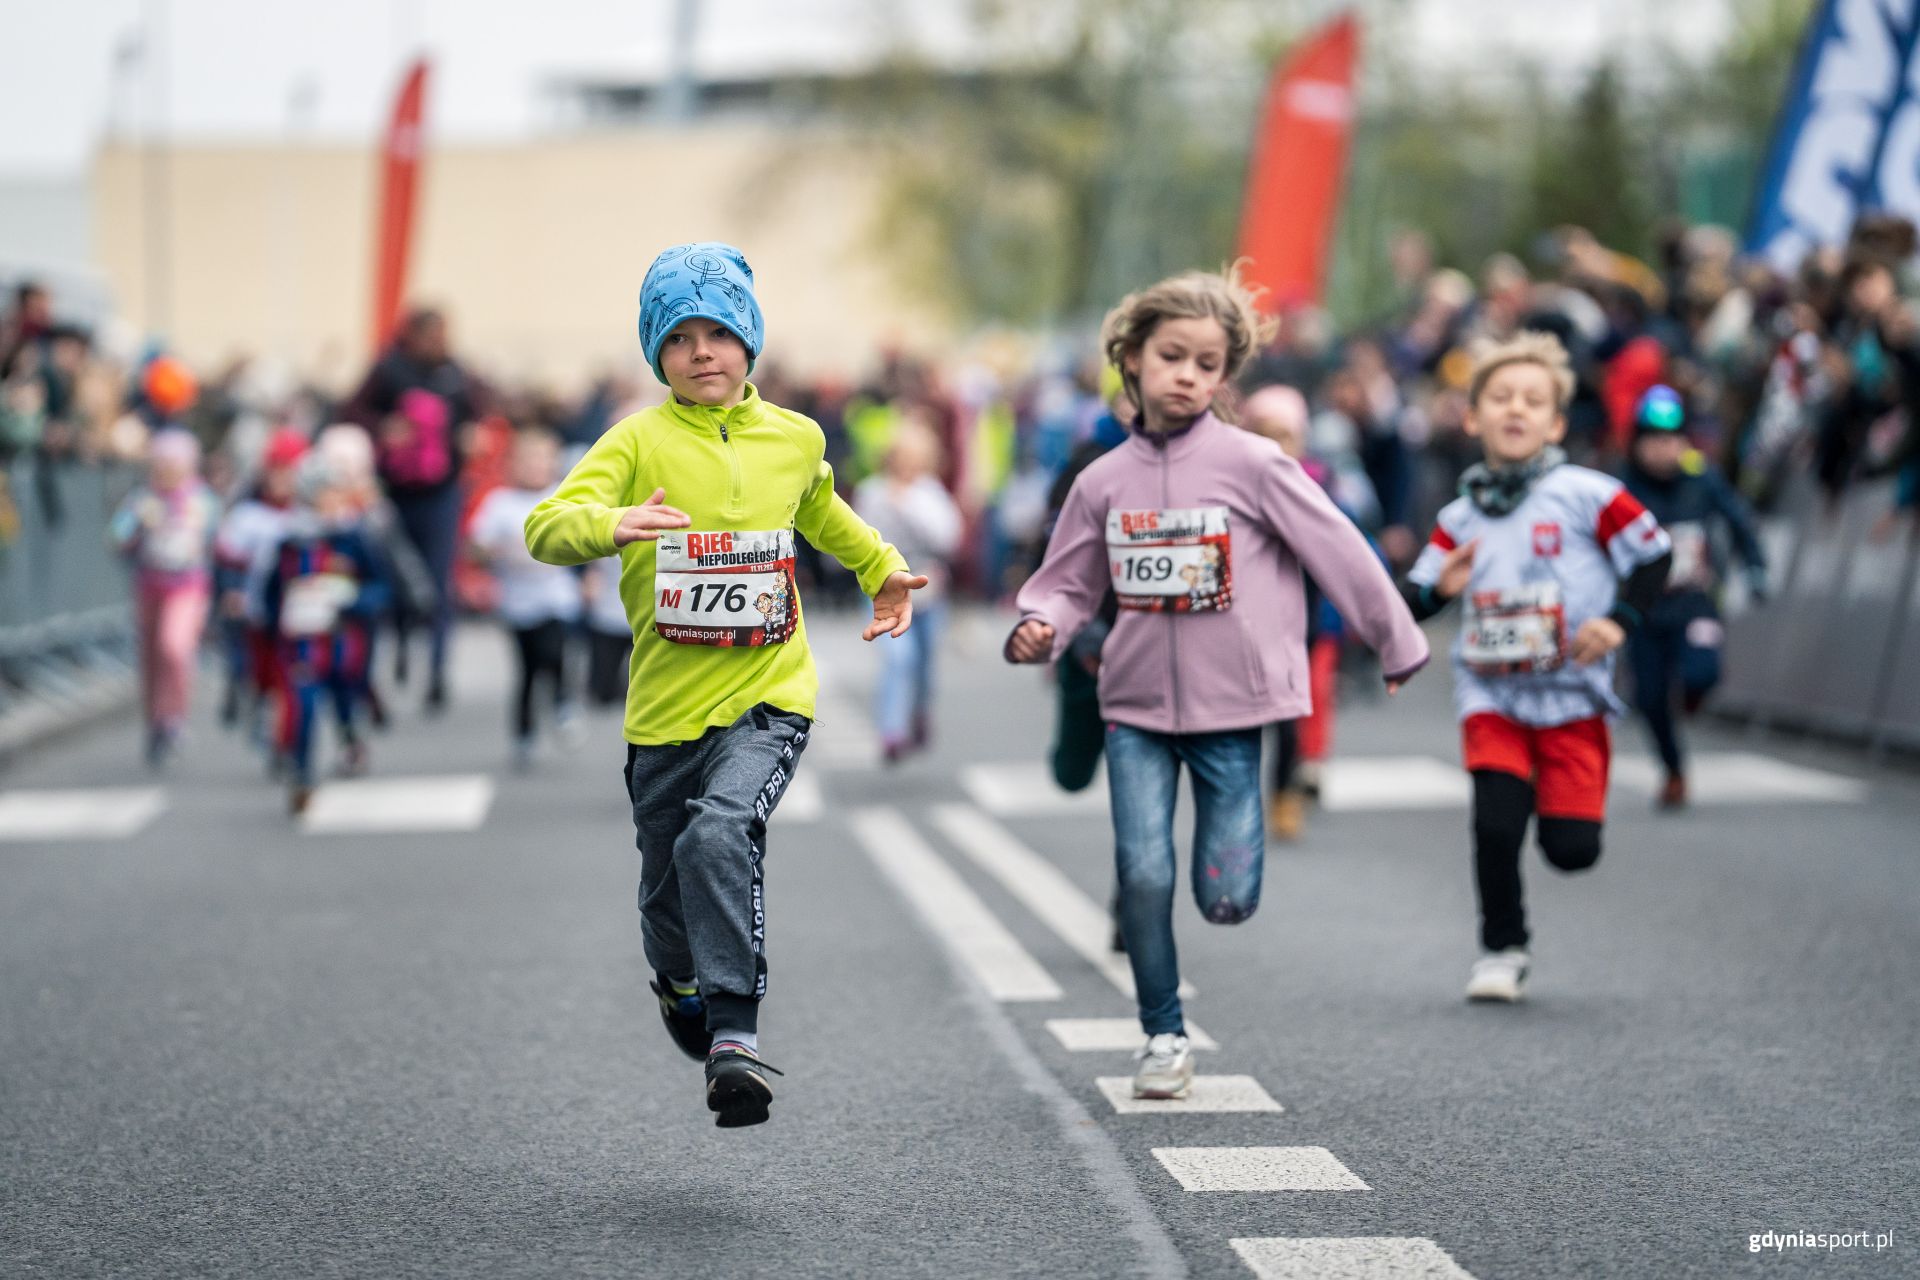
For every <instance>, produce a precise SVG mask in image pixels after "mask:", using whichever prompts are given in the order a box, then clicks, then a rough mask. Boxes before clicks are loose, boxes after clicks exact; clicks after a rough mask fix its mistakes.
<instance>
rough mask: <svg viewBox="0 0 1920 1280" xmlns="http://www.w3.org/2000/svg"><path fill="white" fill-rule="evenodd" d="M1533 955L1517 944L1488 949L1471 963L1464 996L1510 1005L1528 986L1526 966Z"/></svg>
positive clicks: (1470, 998) (1531, 960)
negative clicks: (1498, 948)
mask: <svg viewBox="0 0 1920 1280" xmlns="http://www.w3.org/2000/svg"><path fill="white" fill-rule="evenodd" d="M1532 962H1533V958H1532V957H1531V956H1529V955H1528V954H1527V953H1526V952H1525V951H1522V950H1521V949H1520V948H1519V947H1508V948H1507V949H1506V950H1505V951H1489V952H1488V953H1487V954H1486V955H1484V956H1481V957H1480V958H1479V959H1478V960H1475V961H1474V962H1473V972H1472V974H1470V975H1469V976H1468V978H1467V999H1469V1000H1504V1001H1506V1002H1507V1003H1508V1004H1512V1003H1513V1002H1514V1001H1516V1000H1518V999H1519V998H1520V996H1521V993H1522V992H1523V991H1524V990H1525V988H1526V985H1527V967H1528V965H1530V964H1531V963H1532Z"/></svg>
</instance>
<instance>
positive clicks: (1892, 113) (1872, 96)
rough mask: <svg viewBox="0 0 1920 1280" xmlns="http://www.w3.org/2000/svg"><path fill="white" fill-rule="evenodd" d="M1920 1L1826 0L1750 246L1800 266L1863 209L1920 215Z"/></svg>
mask: <svg viewBox="0 0 1920 1280" xmlns="http://www.w3.org/2000/svg"><path fill="white" fill-rule="evenodd" d="M1916 43H1920V0H1824V3H1822V4H1821V6H1820V9H1819V12H1817V13H1816V14H1815V15H1814V17H1813V19H1812V21H1811V23H1810V25H1809V27H1808V33H1807V39H1806V42H1805V44H1803V45H1802V46H1801V50H1800V58H1799V61H1798V63H1797V64H1796V66H1795V67H1794V73H1793V86H1792V89H1791V91H1790V92H1789V94H1788V97H1787V100H1786V102H1785V104H1784V105H1783V106H1782V107H1781V110H1780V119H1779V123H1778V125H1777V126H1776V127H1775V131H1774V138H1773V150H1772V153H1771V155H1770V156H1769V157H1768V161H1767V171H1766V175H1765V177H1764V178H1763V179H1762V181H1761V184H1760V191H1759V195H1758V197H1757V198H1756V199H1755V201H1754V206H1753V221H1752V225H1751V226H1750V227H1749V228H1748V233H1747V246H1748V248H1749V249H1751V250H1752V251H1753V252H1755V253H1758V254H1761V255H1763V256H1764V257H1765V258H1766V259H1767V260H1768V261H1769V262H1771V263H1772V264H1773V265H1774V266H1775V267H1776V268H1778V269H1779V270H1782V271H1792V270H1793V269H1794V268H1796V267H1798V266H1799V265H1800V259H1801V258H1803V257H1804V256H1806V253H1807V251H1808V250H1810V249H1813V248H1815V247H1817V246H1820V245H1828V244H1844V243H1845V242H1846V238H1847V231H1848V229H1849V228H1851V227H1852V226H1853V221H1854V219H1855V218H1856V217H1857V216H1859V215H1860V214H1862V213H1866V212H1869V211H1873V210H1886V211H1889V212H1893V213H1900V214H1905V215H1906V216H1908V217H1910V218H1913V219H1914V220H1915V221H1916V222H1920V92H1917V91H1920V66H1916V65H1915V60H1914V53H1915V47H1916Z"/></svg>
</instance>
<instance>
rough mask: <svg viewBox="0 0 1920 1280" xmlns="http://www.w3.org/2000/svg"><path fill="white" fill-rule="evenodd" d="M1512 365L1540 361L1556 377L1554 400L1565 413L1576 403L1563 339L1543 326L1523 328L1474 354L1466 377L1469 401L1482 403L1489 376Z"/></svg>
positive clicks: (1538, 362) (1571, 369)
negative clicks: (1471, 368)
mask: <svg viewBox="0 0 1920 1280" xmlns="http://www.w3.org/2000/svg"><path fill="white" fill-rule="evenodd" d="M1510 364H1537V365H1539V366H1540V367H1541V368H1542V369H1545V370H1546V371H1547V373H1548V374H1549V375H1550V376H1551V377H1552V378H1553V390H1554V399H1555V402H1556V404H1557V405H1558V407H1559V409H1560V412H1562V413H1565V412H1566V411H1567V406H1568V405H1569V404H1571V403H1572V402H1573V362H1572V361H1570V360H1569V359H1567V349H1566V348H1565V347H1563V346H1561V345H1560V339H1558V338H1556V337H1554V336H1553V335H1552V334H1550V333H1548V332H1546V331H1545V330H1543V329H1522V330H1521V331H1520V332H1519V333H1516V334H1515V335H1514V336H1513V337H1511V338H1508V339H1507V340H1506V341H1505V342H1488V343H1485V344H1484V345H1482V346H1480V347H1478V348H1476V349H1475V351H1474V353H1473V372H1472V373H1471V374H1470V375H1469V376H1468V378H1467V403H1468V404H1469V405H1477V404H1479V403H1480V393H1481V392H1482V391H1485V390H1486V389H1487V379H1489V378H1491V377H1493V375H1494V374H1495V373H1496V372H1497V371H1499V370H1501V369H1504V368H1506V367H1507V366H1508V365H1510Z"/></svg>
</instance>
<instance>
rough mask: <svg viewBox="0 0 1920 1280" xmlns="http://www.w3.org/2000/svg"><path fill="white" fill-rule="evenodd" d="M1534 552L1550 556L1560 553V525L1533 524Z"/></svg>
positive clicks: (1538, 554) (1537, 554)
mask: <svg viewBox="0 0 1920 1280" xmlns="http://www.w3.org/2000/svg"><path fill="white" fill-rule="evenodd" d="M1533 554H1535V555H1536V556H1544V557H1548V558H1551V557H1553V556H1557V555H1559V554H1560V526H1559V525H1557V524H1536V525H1535V526H1533Z"/></svg>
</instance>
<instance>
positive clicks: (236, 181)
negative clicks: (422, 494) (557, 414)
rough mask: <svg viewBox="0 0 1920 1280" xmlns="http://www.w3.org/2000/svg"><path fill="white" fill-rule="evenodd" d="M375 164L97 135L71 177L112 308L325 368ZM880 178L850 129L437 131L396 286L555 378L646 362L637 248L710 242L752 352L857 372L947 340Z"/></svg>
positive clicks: (518, 365)
mask: <svg viewBox="0 0 1920 1280" xmlns="http://www.w3.org/2000/svg"><path fill="white" fill-rule="evenodd" d="M377 168H378V161H377V156H376V155H375V153H374V152H373V151H372V150H370V149H361V148H345V147H330V146H319V145H314V146H300V145H287V146H240V145H235V146H221V145H211V144H186V143H177V144H174V145H172V146H170V147H166V148H164V149H160V150H155V149H150V148H143V147H138V146H132V145H120V144H110V145H108V146H106V147H104V148H103V149H102V150H101V151H99V152H98V154H97V155H96V157H95V162H94V165H93V169H92V177H91V205H92V210H93V238H94V248H95V257H96V261H97V263H98V265H99V267H100V269H101V270H102V272H103V273H104V275H105V276H106V278H107V280H108V282H109V284H110V285H111V287H112V289H113V292H114V296H115V299H116V302H117V305H118V309H119V310H120V312H121V314H123V315H124V316H125V317H127V318H128V319H129V320H131V321H132V322H133V323H134V324H136V325H137V326H139V327H140V328H141V329H142V330H143V331H145V332H164V333H165V334H166V335H167V336H168V339H169V341H170V343H171V344H172V345H173V346H174V347H175V348H176V349H177V350H179V351H180V352H181V353H182V354H184V355H185V356H186V357H187V358H189V359H190V360H192V361H194V362H195V363H197V364H199V365H200V366H201V367H204V368H211V367H216V366H218V365H219V364H221V363H222V362H224V361H225V360H227V359H229V358H231V357H233V356H236V355H240V354H248V355H255V356H266V357H272V358H275V359H276V360H278V361H280V362H284V363H285V364H286V365H288V366H290V367H291V368H293V369H296V370H298V371H299V372H301V373H302V374H304V375H307V376H310V377H314V378H317V379H318V380H319V381H320V382H321V383H322V385H327V386H334V387H338V386H339V385H341V384H342V383H344V382H345V381H347V380H350V379H352V378H353V377H355V376H357V375H358V373H359V372H360V371H361V370H363V369H364V368H365V365H366V360H367V357H368V355H369V354H370V350H371V345H370V342H371V340H370V327H371V318H370V316H369V308H370V307H371V305H372V304H371V294H372V275H373V257H374V244H373V235H374V225H375V216H376V210H375V200H376V191H377ZM880 182H881V179H880V177H879V175H878V171H877V168H876V166H875V164H874V163H873V162H872V161H871V160H870V159H869V158H867V157H865V156H863V155H861V154H860V153H859V152H858V151H857V150H856V149H855V148H854V147H853V146H852V145H851V144H848V143H846V142H844V141H840V140H837V139H835V138H833V137H831V136H828V135H823V134H811V135H809V134H804V133H796V132H794V131H792V130H782V131H775V130H773V129H770V128H766V127H764V126H758V125H744V124H742V125H729V124H724V123H702V124H696V125H688V126H685V127H680V128H674V129H666V128H659V129H623V130H619V131H609V132H606V133H602V134H587V135H583V136H579V137H575V138H565V139H548V140H541V141H535V142H529V143H526V144H523V145H512V146H485V147H480V146H472V147H461V146H438V147H434V148H433V149H431V150H430V151H429V153H428V155H427V158H426V162H425V164H424V166H423V170H422V177H421V187H420V193H419V198H418V203H417V205H416V223H415V231H414V245H413V267H412V271H411V274H410V280H409V287H408V291H407V293H408V296H409V297H410V298H414V299H417V300H420V301H424V302H432V303H434V304H437V305H440V306H443V307H444V308H445V309H446V310H447V312H448V314H449V316H450V318H451V321H452V324H453V333H454V340H455V345H456V348H457V350H458V351H459V352H460V353H461V354H462V356H463V357H464V358H465V359H467V360H468V361H469V362H471V363H472V364H474V366H475V367H476V368H478V369H480V370H482V371H483V372H485V373H487V374H490V375H492V376H494V377H498V378H503V379H508V380H513V381H522V380H525V381H532V382H536V383H543V384H545V385H548V386H550V387H552V388H553V389H555V390H557V391H561V392H565V391H567V390H569V389H571V388H572V387H574V386H576V385H577V384H578V383H579V382H580V381H581V380H583V379H585V378H588V377H590V376H593V375H595V374H598V373H602V372H607V371H611V370H616V369H625V370H628V371H632V372H641V373H644V371H645V370H644V365H643V363H642V361H641V358H640V355H639V345H638V341H637V338H636V335H635V310H636V302H637V299H638V295H639V290H640V280H641V277H642V276H643V275H644V274H645V272H646V268H647V265H648V263H649V262H651V261H652V259H653V256H654V255H655V254H656V253H658V252H659V251H660V250H661V249H663V248H665V247H666V246H668V245H670V244H675V243H679V242H682V241H687V240H708V239H710V240H727V241H731V242H732V243H734V244H737V245H739V246H740V247H741V248H742V249H743V250H744V251H745V252H746V255H747V259H748V261H749V262H751V263H752V264H753V267H754V272H755V277H756V281H757V284H758V288H759V294H760V301H761V305H762V307H763V309H764V310H765V312H766V316H767V334H768V348H767V349H768V355H769V356H770V357H771V358H772V359H775V360H777V361H779V362H780V363H781V364H782V365H783V367H786V368H789V369H792V370H795V371H797V372H801V373H807V374H829V375H837V376H843V377H848V376H856V375H857V374H858V373H859V372H860V371H861V370H863V369H864V368H866V367H867V366H868V365H869V364H870V363H871V361H872V358H873V356H874V353H875V351H876V350H877V349H878V348H879V347H881V346H882V345H883V344H888V343H902V344H905V345H907V346H910V347H917V348H925V347H927V346H928V345H930V344H933V343H937V342H939V341H942V340H943V339H945V338H946V337H947V336H949V335H948V329H947V326H946V324H945V323H944V322H943V321H942V319H941V318H940V317H939V316H938V315H937V314H936V313H935V312H934V311H933V310H932V309H930V308H928V307H926V306H924V305H920V304H916V303H915V302H913V301H911V300H910V290H907V289H905V288H903V287H902V282H901V281H900V280H899V279H898V278H897V276H896V275H895V274H894V273H892V272H890V271H889V269H888V265H887V263H886V261H885V258H884V255H883V253H882V251H881V250H880V249H879V248H878V247H877V246H876V245H875V243H874V240H873V230H874V220H875V219H874V211H875V209H876V208H877V205H878V201H879V199H880V194H881V192H880ZM648 377H649V380H650V375H648Z"/></svg>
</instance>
